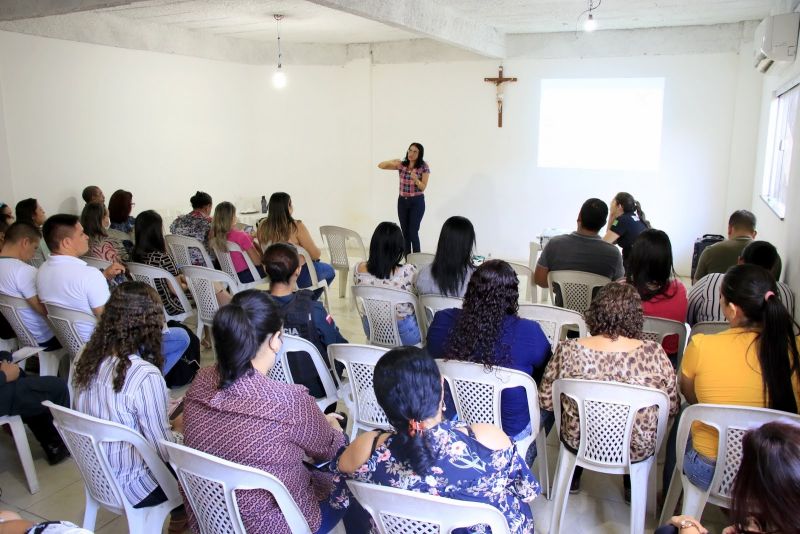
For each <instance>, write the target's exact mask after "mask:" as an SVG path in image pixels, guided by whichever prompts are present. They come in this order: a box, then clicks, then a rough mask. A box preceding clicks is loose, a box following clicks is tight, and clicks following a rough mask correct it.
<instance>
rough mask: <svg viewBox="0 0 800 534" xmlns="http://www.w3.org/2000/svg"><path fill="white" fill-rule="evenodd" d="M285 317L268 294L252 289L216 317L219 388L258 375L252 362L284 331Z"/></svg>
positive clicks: (215, 343) (236, 298)
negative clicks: (254, 374) (252, 374)
mask: <svg viewBox="0 0 800 534" xmlns="http://www.w3.org/2000/svg"><path fill="white" fill-rule="evenodd" d="M282 327H283V315H282V314H281V310H280V306H278V305H277V304H276V303H275V301H274V300H273V299H272V297H270V296H269V294H268V293H266V292H264V291H259V290H257V289H248V290H247V291H242V292H241V293H237V294H236V295H234V297H233V299H231V302H230V303H229V304H227V305H226V306H223V307H221V308H220V309H219V311H217V314H216V315H215V316H214V325H213V327H212V332H213V334H214V347H215V348H216V352H217V373H218V374H219V384H218V385H217V387H218V388H219V389H225V388H227V387H229V386H230V385H231V384H233V383H234V382H236V381H237V380H239V378H241V377H242V376H244V375H249V374H251V373H253V372H254V369H253V364H252V363H251V360H252V359H253V358H254V357H255V356H256V354H257V353H258V349H259V347H261V345H262V344H263V343H264V341H266V339H267V338H268V337H269V336H271V335H273V334H275V333H276V332H280V331H281V328H282Z"/></svg>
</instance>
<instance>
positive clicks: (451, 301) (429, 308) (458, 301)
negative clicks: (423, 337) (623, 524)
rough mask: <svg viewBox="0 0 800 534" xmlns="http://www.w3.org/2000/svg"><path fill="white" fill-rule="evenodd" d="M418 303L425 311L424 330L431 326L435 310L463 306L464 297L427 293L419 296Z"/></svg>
mask: <svg viewBox="0 0 800 534" xmlns="http://www.w3.org/2000/svg"><path fill="white" fill-rule="evenodd" d="M419 305H420V306H421V307H422V309H423V310H424V312H425V330H427V329H428V327H430V326H431V323H432V322H433V316H434V315H436V312H438V311H441V310H447V309H449V308H461V307H463V306H464V299H462V298H459V297H446V296H444V295H434V294H432V293H429V294H426V295H420V296H419Z"/></svg>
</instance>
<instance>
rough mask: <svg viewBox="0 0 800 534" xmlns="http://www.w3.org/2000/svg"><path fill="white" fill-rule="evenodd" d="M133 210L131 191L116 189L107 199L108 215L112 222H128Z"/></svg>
mask: <svg viewBox="0 0 800 534" xmlns="http://www.w3.org/2000/svg"><path fill="white" fill-rule="evenodd" d="M131 210H133V193H131V192H130V191H125V190H124V189H117V190H116V191H114V192H113V193H112V194H111V198H109V199H108V217H109V218H110V219H111V222H112V223H124V222H128V217H130V216H131Z"/></svg>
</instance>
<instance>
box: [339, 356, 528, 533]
mask: <svg viewBox="0 0 800 534" xmlns="http://www.w3.org/2000/svg"><path fill="white" fill-rule="evenodd" d="M442 383H443V378H442V375H441V374H440V373H439V368H438V367H437V366H436V363H435V362H434V361H433V359H432V358H431V357H430V356H429V355H428V354H426V353H425V351H424V350H422V349H418V348H416V347H401V348H397V349H393V350H390V351H389V352H387V353H386V354H384V355H383V356H381V358H380V360H378V363H377V365H376V366H375V375H374V377H373V384H374V388H375V397H376V398H377V400H378V404H380V406H381V408H383V410H384V412H386V416H387V417H388V419H389V423H390V424H391V425H392V427H393V428H394V429H396V430H395V431H394V432H384V431H379V430H376V431H372V432H365V433H364V434H361V435H360V436H359V437H358V438H356V440H355V441H354V442H353V443H352V444H351V445H350V446H349V447H347V449H345V450H344V451H343V452H342V453H341V454H340V455H339V457H338V459H337V460H336V461H335V464H336V465H335V470H336V471H337V472H338V473H339V474H340V476H341V477H342V478H350V479H353V480H357V481H359V482H368V483H371V484H379V485H381V486H391V487H395V488H403V489H407V490H411V491H418V492H420V493H425V494H430V495H437V496H440V497H447V498H450V499H457V500H464V501H471V502H481V503H486V504H489V505H491V506H494V507H495V508H497V509H498V510H500V512H502V513H503V515H505V517H506V519H507V521H508V525H509V527H510V529H511V532H513V533H514V534H522V533H531V534H532V533H533V515H532V514H531V509H530V506H528V505H527V503H529V502H530V501H532V500H533V499H535V498H536V496H537V495H538V494H539V493H540V492H541V488H540V487H539V483H538V482H537V480H536V478H535V477H534V476H533V474H532V473H531V471H530V469H529V468H528V466H527V465H526V464H525V461H524V460H523V459H522V458H521V457H520V456H519V454H518V453H517V451H516V448H515V447H514V444H513V443H512V442H511V440H509V439H508V436H506V435H505V434H504V433H503V431H501V430H500V429H499V428H497V427H495V426H493V425H488V424H484V423H477V424H473V425H467V424H466V423H463V422H452V421H445V420H442V404H443V388H442ZM366 531H367V530H366V529H364V530H362V531H360V532H366ZM459 531H461V532H464V531H468V532H483V530H476V529H473V528H470V529H459ZM373 532H374V529H373Z"/></svg>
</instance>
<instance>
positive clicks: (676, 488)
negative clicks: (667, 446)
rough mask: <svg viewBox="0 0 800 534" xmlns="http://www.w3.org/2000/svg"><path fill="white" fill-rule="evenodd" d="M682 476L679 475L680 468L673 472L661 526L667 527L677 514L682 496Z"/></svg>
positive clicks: (659, 522)
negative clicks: (676, 508) (679, 499)
mask: <svg viewBox="0 0 800 534" xmlns="http://www.w3.org/2000/svg"><path fill="white" fill-rule="evenodd" d="M681 491H682V487H681V476H680V473H678V466H677V465H676V466H675V469H674V470H673V471H672V480H671V481H670V483H669V489H668V490H666V493H665V494H664V507H663V508H662V509H661V517H660V518H659V520H658V524H659V525H666V524H667V522H668V521H669V518H670V517H672V515H673V514H674V513H675V507H676V506H677V505H678V498H679V497H680V496H681Z"/></svg>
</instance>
